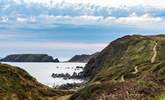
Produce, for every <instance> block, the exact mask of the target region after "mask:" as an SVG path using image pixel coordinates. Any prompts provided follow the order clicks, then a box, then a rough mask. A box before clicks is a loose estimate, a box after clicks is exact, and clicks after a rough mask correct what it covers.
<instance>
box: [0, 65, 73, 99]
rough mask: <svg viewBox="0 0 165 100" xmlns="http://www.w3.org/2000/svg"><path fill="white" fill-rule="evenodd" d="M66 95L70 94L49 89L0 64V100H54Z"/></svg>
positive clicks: (17, 70) (21, 71)
mask: <svg viewBox="0 0 165 100" xmlns="http://www.w3.org/2000/svg"><path fill="white" fill-rule="evenodd" d="M66 94H70V93H69V92H64V91H56V90H54V89H51V88H49V87H47V86H45V85H43V84H41V83H39V82H37V81H36V79H34V78H33V77H32V76H30V75H29V74H28V73H27V72H26V71H24V70H22V69H20V68H18V67H13V66H10V65H7V64H0V100H50V99H51V100H56V98H57V97H58V96H63V95H66Z"/></svg>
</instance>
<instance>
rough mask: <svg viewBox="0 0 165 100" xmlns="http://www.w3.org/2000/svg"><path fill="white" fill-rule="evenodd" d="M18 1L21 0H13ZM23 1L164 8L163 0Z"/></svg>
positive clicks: (28, 2) (47, 4)
mask: <svg viewBox="0 0 165 100" xmlns="http://www.w3.org/2000/svg"><path fill="white" fill-rule="evenodd" d="M14 1H15V2H17V3H20V2H21V0H14ZM22 1H23V2H24V3H27V4H31V3H37V4H42V5H46V6H52V5H56V4H60V3H67V4H74V5H77V4H83V5H99V6H104V7H117V8H123V7H132V6H150V7H154V8H165V6H164V4H165V1H164V0H22Z"/></svg>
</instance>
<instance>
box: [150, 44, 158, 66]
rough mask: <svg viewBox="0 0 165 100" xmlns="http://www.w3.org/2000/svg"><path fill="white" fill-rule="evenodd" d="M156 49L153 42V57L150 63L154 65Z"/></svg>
mask: <svg viewBox="0 0 165 100" xmlns="http://www.w3.org/2000/svg"><path fill="white" fill-rule="evenodd" d="M156 47H157V42H155V46H154V47H153V52H154V54H153V56H152V58H151V63H154V62H155V59H156V56H157V50H156Z"/></svg>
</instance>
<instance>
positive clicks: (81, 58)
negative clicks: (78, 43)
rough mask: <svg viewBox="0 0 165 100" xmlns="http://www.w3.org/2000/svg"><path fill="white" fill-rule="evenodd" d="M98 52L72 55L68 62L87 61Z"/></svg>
mask: <svg viewBox="0 0 165 100" xmlns="http://www.w3.org/2000/svg"><path fill="white" fill-rule="evenodd" d="M98 54H99V53H98V52H97V53H94V54H92V55H86V54H82V55H75V56H74V57H72V58H71V59H70V60H69V61H68V62H84V63H87V62H88V61H89V60H90V59H91V58H95V57H96V56H97V55H98Z"/></svg>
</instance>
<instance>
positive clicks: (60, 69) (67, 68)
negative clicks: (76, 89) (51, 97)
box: [1, 62, 86, 87]
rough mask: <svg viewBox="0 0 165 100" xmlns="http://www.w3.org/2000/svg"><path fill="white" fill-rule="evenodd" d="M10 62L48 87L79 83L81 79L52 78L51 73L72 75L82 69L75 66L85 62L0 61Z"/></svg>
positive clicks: (81, 65) (82, 64)
mask: <svg viewBox="0 0 165 100" xmlns="http://www.w3.org/2000/svg"><path fill="white" fill-rule="evenodd" d="M1 63H6V64H10V65H13V66H16V67H20V68H22V69H24V70H25V71H27V72H28V73H29V74H30V75H31V76H33V77H34V78H36V79H37V81H39V82H40V83H42V84H44V85H47V86H49V87H53V86H59V85H62V84H66V83H81V82H83V80H80V79H67V80H66V79H63V78H53V77H51V75H52V73H56V74H61V73H64V74H66V73H69V74H70V75H72V74H73V73H74V72H76V73H79V72H81V71H82V70H83V69H82V68H76V67H77V66H79V67H84V66H85V64H86V63H69V62H67V63H51V62H48V63H47V62H46V63H45V62H37V63H36V62H32V63H31V62H30V63H29V62H1Z"/></svg>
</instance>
